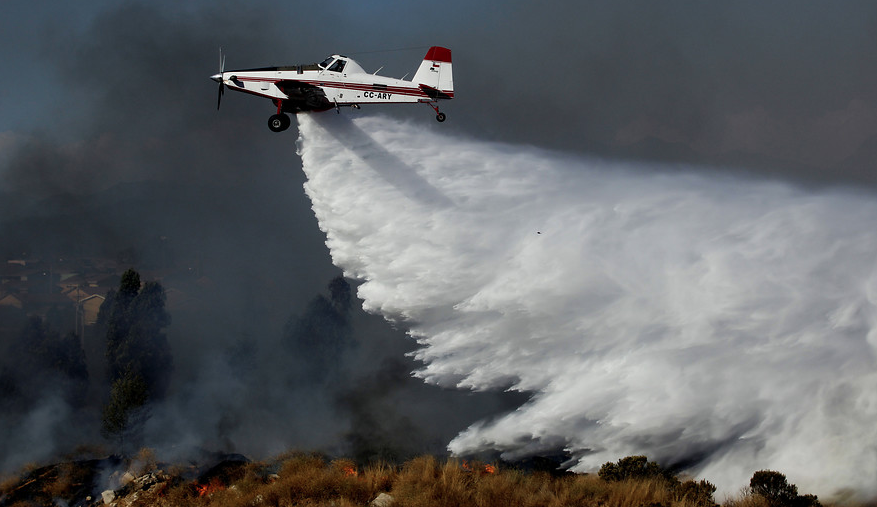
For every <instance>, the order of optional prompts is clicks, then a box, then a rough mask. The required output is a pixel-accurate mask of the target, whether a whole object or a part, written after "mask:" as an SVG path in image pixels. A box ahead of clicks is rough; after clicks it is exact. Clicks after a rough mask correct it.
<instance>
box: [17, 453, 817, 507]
mask: <svg viewBox="0 0 877 507" xmlns="http://www.w3.org/2000/svg"><path fill="white" fill-rule="evenodd" d="M714 492H715V486H713V485H712V484H710V483H709V482H707V481H693V480H681V479H680V478H678V477H676V476H673V475H672V474H670V473H668V472H667V471H666V470H663V469H661V467H659V466H658V465H657V464H655V463H654V462H649V461H648V460H647V459H646V458H645V457H644V456H630V457H627V458H623V459H621V460H619V461H618V462H617V463H606V464H605V465H604V466H603V468H602V469H601V470H600V473H599V474H596V475H593V474H564V473H555V474H552V473H547V472H533V471H524V470H520V469H517V468H514V467H511V466H508V467H504V466H501V465H497V464H487V463H480V462H468V461H463V460H455V459H451V460H447V461H440V460H438V459H436V458H435V457H432V456H422V457H418V458H415V459H413V460H410V461H408V462H406V463H404V464H402V465H400V466H394V465H388V464H384V463H378V464H370V465H367V466H364V467H358V466H357V465H356V464H355V463H354V462H353V461H352V460H347V459H336V460H329V459H328V458H326V457H324V456H322V455H319V454H301V453H296V454H287V455H283V456H280V457H278V458H276V459H273V460H269V461H265V462H249V461H247V460H246V459H245V458H243V457H237V458H235V459H231V460H229V459H225V460H221V461H220V462H218V463H216V464H214V465H213V466H212V467H210V468H205V469H195V468H193V467H191V466H190V467H185V466H180V465H167V464H159V463H156V462H155V460H154V458H153V455H152V453H151V452H150V451H149V450H145V451H141V453H140V454H139V455H138V456H137V457H136V458H131V459H127V460H125V459H120V458H117V457H111V458H105V459H104V460H88V461H78V462H68V463H64V464H60V465H52V466H48V467H42V468H38V469H34V470H31V471H29V472H26V473H22V474H21V475H20V476H18V477H11V478H8V479H7V480H5V481H4V482H3V484H2V485H0V505H9V506H15V507H23V506H31V505H71V506H73V505H119V506H126V507H131V506H141V505H142V506H189V505H193V506H215V507H245V506H246V507H254V506H260V505H265V506H313V507H317V506H326V507H329V506H332V507H352V506H366V505H372V506H374V507H390V506H394V507H459V506H477V507H507V506H518V507H528V506H532V507H537V506H538V507H553V506H558V507H559V506H588V507H715V506H716V505H717V504H716V503H715V499H714V498H713V493H714ZM724 505H725V506H727V507H814V506H819V505H820V504H819V502H818V500H817V499H816V497H815V496H812V495H804V496H798V495H797V488H796V487H795V486H794V485H792V484H788V482H787V481H786V479H785V476H783V474H781V473H779V472H774V471H769V470H762V471H759V472H756V473H755V475H753V478H752V482H751V483H750V487H748V488H741V493H740V494H739V495H737V496H736V497H734V498H729V499H725V501H724Z"/></svg>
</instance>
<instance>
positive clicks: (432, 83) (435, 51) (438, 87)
mask: <svg viewBox="0 0 877 507" xmlns="http://www.w3.org/2000/svg"><path fill="white" fill-rule="evenodd" d="M412 81H413V82H414V84H418V85H420V87H421V88H422V89H424V90H427V89H428V90H433V91H434V92H437V93H435V95H436V96H435V97H434V98H442V99H451V98H453V97H454V74H453V72H452V71H451V50H450V49H448V48H443V47H439V46H433V47H431V48H429V51H427V52H426V56H425V57H423V61H422V62H421V63H420V67H419V68H418V69H417V73H416V74H414V79H412Z"/></svg>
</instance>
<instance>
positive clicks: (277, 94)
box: [217, 55, 454, 109]
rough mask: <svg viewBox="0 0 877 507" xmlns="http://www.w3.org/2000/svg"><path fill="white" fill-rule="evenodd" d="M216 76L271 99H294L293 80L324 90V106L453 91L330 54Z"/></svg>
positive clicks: (423, 98)
mask: <svg viewBox="0 0 877 507" xmlns="http://www.w3.org/2000/svg"><path fill="white" fill-rule="evenodd" d="M448 72H450V70H448ZM217 77H219V78H220V79H221V80H222V81H223V83H225V85H226V86H227V87H229V88H230V89H233V90H237V91H241V92H245V93H251V94H254V95H259V96H262V97H266V98H269V99H273V100H275V101H278V100H279V101H286V100H294V99H295V97H294V96H293V94H292V93H290V90H291V89H294V88H298V89H302V88H300V87H298V86H297V84H300V85H301V86H303V87H316V88H319V89H321V90H322V91H323V93H324V94H325V99H326V103H324V104H323V105H324V106H325V107H336V106H349V105H358V104H373V103H382V104H395V103H412V102H433V101H435V100H437V99H448V98H452V97H453V93H454V92H453V90H446V91H444V92H443V93H441V94H440V95H443V96H437V95H436V94H435V93H432V94H430V93H428V91H427V90H425V89H424V88H423V87H421V86H420V85H419V84H417V83H414V82H413V81H405V80H403V79H396V78H390V77H384V76H378V75H376V74H368V73H366V72H365V71H364V70H363V69H362V67H360V66H359V64H357V63H356V62H355V61H353V60H351V59H350V58H347V57H344V56H340V55H333V56H331V57H329V58H327V59H326V60H325V61H324V62H323V63H321V64H319V65H302V66H287V67H269V68H264V69H248V70H233V71H225V72H223V73H221V74H220V75H218V76H217ZM306 89H307V88H306ZM315 109H318V108H315Z"/></svg>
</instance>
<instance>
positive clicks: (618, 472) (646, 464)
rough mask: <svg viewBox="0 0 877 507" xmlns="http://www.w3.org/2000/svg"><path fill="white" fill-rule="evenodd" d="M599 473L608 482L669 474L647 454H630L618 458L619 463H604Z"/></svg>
mask: <svg viewBox="0 0 877 507" xmlns="http://www.w3.org/2000/svg"><path fill="white" fill-rule="evenodd" d="M597 475H598V476H599V477H600V478H601V479H603V480H604V481H607V482H615V481H625V480H628V479H648V478H651V477H666V476H667V474H666V472H665V471H664V470H663V469H662V468H661V466H660V465H658V464H657V463H655V462H654V461H649V459H648V458H647V457H645V456H628V457H626V458H621V459H620V460H618V463H612V462H611V461H610V462H607V463H604V464H603V466H602V467H600V471H599V472H598V473H597Z"/></svg>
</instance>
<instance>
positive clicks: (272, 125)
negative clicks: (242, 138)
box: [268, 113, 292, 132]
mask: <svg viewBox="0 0 877 507" xmlns="http://www.w3.org/2000/svg"><path fill="white" fill-rule="evenodd" d="M290 123H292V121H291V120H290V119H289V116H288V115H286V114H283V113H279V114H272V115H271V117H270V118H268V128H269V129H271V132H283V131H284V130H286V129H288V128H289V125H290Z"/></svg>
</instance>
